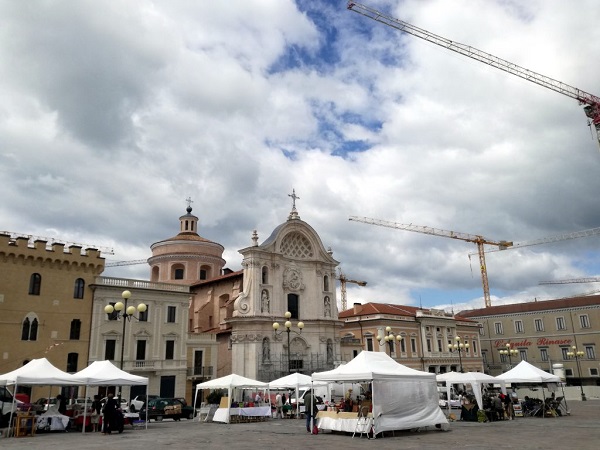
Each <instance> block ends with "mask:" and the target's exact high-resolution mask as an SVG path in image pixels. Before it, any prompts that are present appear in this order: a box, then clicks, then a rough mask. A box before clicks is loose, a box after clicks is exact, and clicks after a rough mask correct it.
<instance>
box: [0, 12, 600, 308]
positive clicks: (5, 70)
mask: <svg viewBox="0 0 600 450" xmlns="http://www.w3.org/2000/svg"><path fill="white" fill-rule="evenodd" d="M320 3H322V2H317V3H315V4H312V3H310V2H309V4H306V2H296V3H295V2H293V1H291V0H288V1H282V0H271V1H268V2H266V1H260V2H258V1H253V0H250V1H241V0H236V1H228V2H216V3H215V2H208V1H199V2H188V1H184V0H181V1H172V2H168V3H158V4H156V3H152V2H149V1H145V0H136V1H134V0H127V1H116V0H115V1H107V2H101V3H98V2H87V1H84V2H78V3H77V4H76V5H73V4H72V3H71V2H69V3H67V2H62V1H54V2H46V3H44V5H42V6H40V7H39V8H37V9H28V8H21V7H18V6H16V4H14V3H11V2H4V3H2V4H0V14H2V16H3V20H4V26H3V28H2V29H1V30H0V50H1V51H2V53H3V55H4V57H3V58H2V60H0V95H2V98H3V102H2V104H1V105H0V162H1V164H0V180H1V181H0V187H1V188H2V191H3V194H4V195H3V198H4V199H5V201H4V202H3V203H2V205H0V217H2V218H3V220H2V224H0V229H6V230H11V231H15V232H20V233H26V234H36V235H42V236H43V235H47V234H48V233H49V232H50V230H51V233H52V235H53V236H54V235H56V236H57V237H59V238H62V239H66V240H69V239H70V240H74V241H76V242H84V243H91V244H96V245H107V246H113V247H114V248H115V252H116V254H115V255H114V256H110V257H109V259H113V260H129V259H132V260H133V259H144V258H147V257H148V256H150V250H149V247H150V245H151V244H152V243H154V242H156V241H159V240H162V239H165V238H168V237H171V236H173V235H175V234H176V233H177V231H178V220H177V219H178V217H179V216H180V215H181V214H182V213H183V212H184V209H185V203H184V199H185V198H187V197H188V196H191V197H192V198H193V200H194V204H193V208H194V213H195V214H197V215H198V216H199V217H200V233H201V234H202V235H203V236H204V237H206V238H208V239H211V240H213V241H216V242H219V243H221V244H222V245H224V246H225V248H226V251H225V255H224V257H225V258H226V259H227V262H228V263H227V265H228V266H229V267H231V268H232V269H239V268H240V263H241V257H240V255H239V253H238V252H237V250H238V249H240V248H243V247H246V246H247V245H249V244H250V243H251V241H250V237H251V233H252V230H253V229H257V230H258V232H259V236H260V238H261V240H263V239H266V238H267V237H268V236H269V234H270V233H271V231H272V230H273V228H275V227H276V226H277V225H278V224H279V223H281V222H282V221H284V220H285V219H286V218H287V215H288V213H289V210H290V207H291V203H290V199H289V198H288V197H287V194H288V193H291V189H292V188H296V192H297V194H298V195H299V196H300V200H299V201H298V210H299V213H300V216H301V217H302V219H304V220H306V221H307V222H308V223H310V224H311V225H312V226H313V227H314V228H315V229H316V230H317V232H319V233H320V235H321V237H322V239H323V242H324V245H325V246H326V247H329V246H331V247H332V249H333V251H334V257H335V258H336V259H338V260H339V261H341V264H342V268H343V269H344V272H345V273H346V274H347V275H348V276H349V277H352V278H355V279H364V280H366V281H368V285H367V287H364V288H363V287H360V288H359V287H349V290H348V299H349V300H348V301H349V304H352V302H353V301H355V300H357V299H359V300H361V301H379V302H390V303H407V304H419V303H420V302H421V303H422V304H423V305H424V306H434V305H453V306H454V307H455V309H457V308H458V305H472V304H475V305H478V306H482V289H481V280H480V277H479V269H478V262H477V261H476V260H474V259H473V260H472V261H471V263H469V259H468V256H467V255H468V253H469V252H473V251H475V250H476V247H475V245H474V244H470V243H464V242H461V241H456V240H450V239H446V238H442V237H436V236H426V235H422V234H417V233H411V232H407V231H402V230H394V229H389V228H380V227H374V226H371V225H365V224H360V223H354V222H349V221H348V217H349V216H350V215H357V216H368V217H374V218H380V219H385V220H393V221H397V222H401V223H413V224H417V225H423V226H431V227H437V228H441V229H447V230H454V231H458V232H464V233H471V234H481V235H483V236H485V237H487V238H489V239H506V240H514V241H525V240H531V239H536V238H540V237H544V236H550V235H554V234H558V233H568V232H572V231H577V230H581V229H586V228H592V227H596V226H598V225H599V223H600V217H599V213H598V208H597V197H598V191H599V189H600V181H599V180H600V177H598V176H597V174H598V173H599V172H600V155H599V152H598V147H597V145H596V143H595V142H594V141H593V140H592V139H591V137H590V131H589V129H588V128H587V127H586V119H585V116H584V113H583V111H582V109H581V107H580V106H579V105H578V104H577V101H575V100H572V99H570V98H568V97H566V96H562V95H560V94H558V93H555V92H552V91H550V90H547V89H544V88H541V87H539V86H536V85H535V84H533V83H529V82H527V81H524V80H520V79H518V78H517V77H514V76H511V75H508V74H505V73H503V72H501V71H498V70H496V69H494V68H492V67H488V66H486V65H483V64H481V63H478V62H476V61H472V60H469V59H467V58H465V57H463V56H460V55H456V54H453V53H452V52H449V51H448V50H445V49H442V48H439V47H437V46H434V45H432V44H429V43H425V42H424V41H421V40H419V39H417V38H415V37H412V36H408V35H405V34H402V33H400V32H399V31H397V30H393V29H391V28H388V27H386V26H385V25H382V24H380V23H377V22H375V21H372V20H370V19H368V18H365V17H362V16H360V15H358V14H355V13H352V12H349V11H347V10H346V6H345V2H343V1H340V2H336V3H326V4H320ZM372 5H373V6H374V7H376V8H382V9H385V8H388V6H389V2H381V1H373V2H372ZM388 11H391V12H392V14H394V15H398V16H399V17H402V18H404V19H406V20H408V21H409V22H412V23H414V24H415V25H417V26H420V27H422V28H425V29H428V30H430V31H432V32H434V33H436V34H439V35H442V36H446V37H448V38H450V39H453V40H456V41H459V42H463V43H466V44H471V45H473V46H475V47H477V48H480V49H482V50H485V51H488V52H491V53H493V54H496V55H498V56H500V57H502V58H505V59H508V60H510V61H513V62H515V63H517V64H520V65H522V66H524V67H527V68H529V69H532V70H536V71H538V72H540V73H543V74H545V75H548V76H551V77H554V78H556V79H558V80H561V81H564V82H567V83H569V84H572V85H574V86H579V87H581V88H582V89H586V90H587V89H593V88H594V86H595V80H596V78H597V73H598V71H599V70H600V67H599V66H600V62H599V61H598V58H595V57H594V56H595V54H596V51H595V50H596V49H595V43H596V42H598V38H600V30H598V27H597V23H598V19H600V17H599V15H600V11H599V10H598V8H596V7H595V3H593V2H592V1H587V2H584V3H582V4H581V5H579V6H578V7H577V8H573V7H572V5H570V4H569V3H568V2H561V1H559V0H551V1H543V2H542V1H533V2H527V3H526V4H522V3H521V2H512V1H511V2H506V1H497V2H489V1H482V0H476V1H466V0H459V1H457V2H452V4H449V3H448V2H444V1H441V0H432V1H428V2H422V1H415V0H407V1H403V2H397V3H396V4H395V6H394V7H393V8H390V9H389V10H388ZM581 11H586V13H585V14H581ZM356 149H358V150H360V151H358V152H354V153H352V152H351V153H347V152H348V151H349V150H356ZM598 254H599V253H598V238H597V237H589V238H585V239H577V240H572V241H564V242H558V243H556V244H551V245H540V246H537V247H531V248H529V249H528V250H525V249H521V250H511V251H507V252H505V253H493V254H489V255H488V257H487V266H488V272H489V278H490V287H491V290H492V299H493V302H494V303H498V304H499V303H501V302H507V301H522V300H532V299H533V298H535V297H539V298H542V297H544V298H551V297H552V295H553V293H557V295H561V296H562V294H564V292H565V291H570V292H582V291H584V290H586V289H584V287H583V286H580V285H564V286H558V287H557V286H552V285H551V286H538V282H539V281H540V280H546V279H557V278H575V277H579V276H586V275H587V276H592V275H594V274H595V273H598V272H599V271H600V261H599V259H600V258H598ZM106 274H108V275H113V276H134V277H138V278H140V277H147V276H148V270H147V268H146V267H144V266H122V267H118V268H112V269H110V270H107V272H106Z"/></svg>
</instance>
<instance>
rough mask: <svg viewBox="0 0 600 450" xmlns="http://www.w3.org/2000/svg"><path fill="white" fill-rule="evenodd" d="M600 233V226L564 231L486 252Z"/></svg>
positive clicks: (490, 251) (470, 254)
mask: <svg viewBox="0 0 600 450" xmlns="http://www.w3.org/2000/svg"><path fill="white" fill-rule="evenodd" d="M598 234H600V227H598V228H589V229H587V230H581V231H574V232H572V233H562V234H557V235H554V236H547V237H544V238H540V239H534V240H533V241H523V242H515V243H514V244H513V245H512V246H511V247H510V248H493V249H490V250H486V251H485V252H486V253H492V252H497V251H501V250H516V249H518V248H523V247H531V246H532V245H540V244H549V243H551V242H559V241H566V240H568V239H577V238H582V237H589V236H597V235H598ZM472 255H475V253H469V258H470V257H471V256H472Z"/></svg>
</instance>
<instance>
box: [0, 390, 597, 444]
mask: <svg viewBox="0 0 600 450" xmlns="http://www.w3.org/2000/svg"><path fill="white" fill-rule="evenodd" d="M569 407H570V409H571V414H570V415H568V416H562V417H556V418H539V417H525V418H517V419H516V420H512V421H501V422H492V423H474V422H452V423H451V424H450V431H439V430H434V431H421V432H408V431H406V432H396V433H395V436H392V435H391V434H390V435H389V436H388V435H386V436H385V437H382V438H379V437H378V438H377V439H371V440H367V439H366V438H365V437H363V438H359V437H358V436H357V437H355V438H352V435H351V434H340V433H328V432H326V433H319V434H318V435H316V436H313V435H310V434H307V433H306V428H305V422H304V420H293V419H291V420H290V419H285V420H269V421H266V422H258V423H241V424H231V425H228V424H220V423H199V422H197V421H186V420H182V421H180V422H173V421H170V420H165V421H163V422H151V423H150V424H149V425H148V429H147V430H132V429H129V428H126V430H125V431H124V432H123V434H113V435H109V436H104V435H102V434H101V433H86V434H82V433H81V432H69V433H62V432H56V433H43V434H37V435H36V436H34V437H23V438H0V449H2V450H4V449H21V448H22V449H25V448H27V449H44V450H47V449H49V448H54V449H100V448H103V449H106V447H110V449H111V450H113V449H119V450H138V449H139V450H142V449H143V450H153V449H162V448H166V447H172V448H177V449H183V450H185V449H188V448H194V449H203V450H204V449H223V448H231V449H233V448H252V449H259V448H260V449H271V448H282V449H284V450H306V449H311V448H315V449H316V448H321V449H323V448H327V449H329V448H332V449H334V448H335V449H344V450H354V449H357V450H365V449H369V448H372V449H377V450H381V449H398V448H402V449H458V448H462V449H494V450H497V449H507V448H513V449H515V450H529V449H544V450H553V449H569V450H588V449H590V450H591V449H594V450H597V449H599V448H600V400H590V401H587V402H582V401H572V402H570V403H569Z"/></svg>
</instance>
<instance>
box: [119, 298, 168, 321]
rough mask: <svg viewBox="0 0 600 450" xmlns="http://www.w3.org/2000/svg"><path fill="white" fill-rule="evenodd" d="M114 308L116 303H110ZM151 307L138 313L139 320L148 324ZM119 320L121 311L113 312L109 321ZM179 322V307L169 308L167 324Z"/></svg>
mask: <svg viewBox="0 0 600 450" xmlns="http://www.w3.org/2000/svg"><path fill="white" fill-rule="evenodd" d="M110 304H111V305H112V306H115V304H116V302H110ZM149 311H150V307H149V306H148V305H146V311H143V312H138V315H137V319H138V320H139V321H140V322H148V318H149ZM118 318H119V311H116V310H115V311H113V312H112V313H110V314H108V320H117V319H118ZM176 322H177V307H176V306H167V323H176Z"/></svg>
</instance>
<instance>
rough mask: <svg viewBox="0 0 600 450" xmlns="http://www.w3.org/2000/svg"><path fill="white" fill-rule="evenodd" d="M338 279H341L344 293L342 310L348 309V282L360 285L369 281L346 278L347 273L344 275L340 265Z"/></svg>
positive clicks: (341, 289)
mask: <svg viewBox="0 0 600 450" xmlns="http://www.w3.org/2000/svg"><path fill="white" fill-rule="evenodd" d="M335 279H336V280H340V291H341V293H342V311H346V309H348V300H347V298H346V283H354V284H358V285H359V286H366V285H367V282H366V281H358V280H349V279H348V278H346V275H344V272H342V269H340V268H339V267H338V273H337V276H336V277H335Z"/></svg>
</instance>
